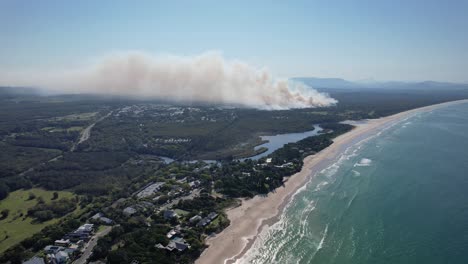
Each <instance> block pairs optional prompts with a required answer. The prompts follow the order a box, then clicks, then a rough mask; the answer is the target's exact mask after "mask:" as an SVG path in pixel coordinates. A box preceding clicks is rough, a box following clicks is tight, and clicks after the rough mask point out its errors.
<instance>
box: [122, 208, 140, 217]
mask: <svg viewBox="0 0 468 264" xmlns="http://www.w3.org/2000/svg"><path fill="white" fill-rule="evenodd" d="M136 212H137V210H136V209H135V208H133V207H131V206H129V207H127V208H125V209H123V214H124V215H126V216H132V215H134V214H136Z"/></svg>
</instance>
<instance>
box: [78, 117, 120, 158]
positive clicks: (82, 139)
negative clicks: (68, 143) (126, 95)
mask: <svg viewBox="0 0 468 264" xmlns="http://www.w3.org/2000/svg"><path fill="white" fill-rule="evenodd" d="M112 113H113V111H111V112H109V113H108V114H107V115H105V116H103V117H101V118H99V119H98V120H96V122H94V123H92V124H91V125H89V126H87V127H86V128H85V129H84V130H83V132H81V136H80V139H79V140H78V142H77V143H75V144H73V146H72V147H71V149H70V151H72V152H73V151H75V149H76V147H77V146H78V145H79V144H81V143H83V142H85V141H86V140H88V139H89V137H90V136H91V129H93V127H94V126H95V125H96V124H97V123H98V122H101V121H102V120H104V119H106V118H107V117H109V116H110V115H111V114H112Z"/></svg>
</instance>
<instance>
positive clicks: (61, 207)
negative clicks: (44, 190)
mask: <svg viewBox="0 0 468 264" xmlns="http://www.w3.org/2000/svg"><path fill="white" fill-rule="evenodd" d="M77 204H78V197H76V199H68V198H62V199H60V200H58V201H52V202H50V203H45V202H44V200H42V199H41V197H39V198H38V203H37V204H36V205H35V206H33V207H31V208H30V209H29V210H28V216H30V217H32V218H34V219H35V220H36V221H38V222H45V221H47V220H50V219H53V218H59V217H62V216H64V215H66V214H68V213H70V212H72V211H74V210H75V209H76V206H77Z"/></svg>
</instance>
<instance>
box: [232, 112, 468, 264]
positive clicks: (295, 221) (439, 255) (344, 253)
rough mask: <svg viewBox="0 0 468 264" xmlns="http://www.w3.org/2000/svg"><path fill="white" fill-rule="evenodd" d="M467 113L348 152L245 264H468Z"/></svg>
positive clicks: (419, 124) (412, 123)
mask: <svg viewBox="0 0 468 264" xmlns="http://www.w3.org/2000/svg"><path fill="white" fill-rule="evenodd" d="M467 172H468V104H466V103H465V104H459V105H451V106H447V107H443V108H439V109H436V110H433V111H431V112H425V113H424V112H423V113H417V114H416V115H414V116H412V117H411V118H409V119H406V120H403V121H401V122H399V123H398V124H396V125H394V126H392V127H390V128H388V129H387V130H385V131H383V132H382V133H380V134H379V135H376V136H375V137H373V138H371V139H369V140H367V141H364V142H363V143H361V144H357V145H355V146H353V147H351V148H349V149H347V150H346V151H345V153H344V154H343V155H342V156H341V158H340V159H339V160H338V161H337V162H335V163H334V164H332V165H331V166H329V167H328V168H327V169H325V170H323V171H321V172H320V173H319V174H318V175H317V176H316V177H314V178H313V180H312V181H311V182H309V183H308V184H307V185H306V187H304V188H302V189H300V190H299V191H298V193H297V194H296V195H295V196H294V197H293V199H291V201H290V202H289V204H288V205H287V207H286V209H285V211H284V213H283V214H282V215H281V216H280V221H278V222H277V223H275V224H274V225H273V226H271V227H270V228H267V229H266V230H265V231H263V232H262V233H261V234H260V235H259V236H258V238H257V240H256V241H255V243H254V245H253V246H252V248H251V249H250V250H249V251H248V252H247V254H246V255H245V256H244V257H243V258H242V259H241V260H240V261H239V262H241V263H468V251H467V250H466V248H468V206H467V205H468V174H467Z"/></svg>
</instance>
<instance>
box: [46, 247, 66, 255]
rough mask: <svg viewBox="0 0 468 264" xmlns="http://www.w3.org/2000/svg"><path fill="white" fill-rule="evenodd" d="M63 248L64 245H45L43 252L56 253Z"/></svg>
mask: <svg viewBox="0 0 468 264" xmlns="http://www.w3.org/2000/svg"><path fill="white" fill-rule="evenodd" d="M63 249H65V248H64V247H59V246H46V247H45V248H44V252H45V253H46V254H56V253H58V252H59V251H60V250H63Z"/></svg>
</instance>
